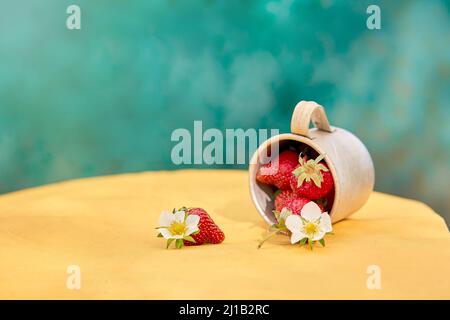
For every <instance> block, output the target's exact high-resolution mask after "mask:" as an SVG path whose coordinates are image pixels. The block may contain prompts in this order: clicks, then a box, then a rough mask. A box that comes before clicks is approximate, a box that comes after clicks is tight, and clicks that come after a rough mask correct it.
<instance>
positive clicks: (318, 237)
mask: <svg viewBox="0 0 450 320" xmlns="http://www.w3.org/2000/svg"><path fill="white" fill-rule="evenodd" d="M324 236H325V231H323V230H322V229H320V230H319V232H317V233H316V234H315V235H314V237H313V238H312V241H317V240H320V239H322V238H323V237H324Z"/></svg>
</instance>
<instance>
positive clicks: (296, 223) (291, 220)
mask: <svg viewBox="0 0 450 320" xmlns="http://www.w3.org/2000/svg"><path fill="white" fill-rule="evenodd" d="M285 224H286V228H288V229H289V230H290V231H291V232H292V233H294V232H298V231H299V230H300V227H301V225H302V219H301V218H300V217H299V216H298V215H295V214H292V215H290V216H289V217H287V218H286V221H285Z"/></svg>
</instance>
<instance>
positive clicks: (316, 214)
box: [300, 201, 322, 221]
mask: <svg viewBox="0 0 450 320" xmlns="http://www.w3.org/2000/svg"><path fill="white" fill-rule="evenodd" d="M300 215H301V216H302V218H303V219H306V220H308V221H316V220H317V219H319V218H320V217H321V216H322V210H320V207H319V206H318V205H317V203H315V202H314V201H310V202H308V203H307V204H305V205H304V206H303V208H302V210H301V211H300Z"/></svg>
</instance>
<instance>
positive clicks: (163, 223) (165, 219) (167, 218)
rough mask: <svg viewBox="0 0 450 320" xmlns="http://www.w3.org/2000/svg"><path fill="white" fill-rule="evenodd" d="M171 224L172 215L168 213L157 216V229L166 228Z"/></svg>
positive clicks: (164, 212)
mask: <svg viewBox="0 0 450 320" xmlns="http://www.w3.org/2000/svg"><path fill="white" fill-rule="evenodd" d="M172 222H173V214H172V213H170V212H168V211H163V212H161V215H160V216H159V226H158V227H168V226H170V225H171V224H172Z"/></svg>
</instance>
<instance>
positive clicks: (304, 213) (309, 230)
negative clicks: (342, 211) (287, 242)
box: [286, 201, 333, 248]
mask: <svg viewBox="0 0 450 320" xmlns="http://www.w3.org/2000/svg"><path fill="white" fill-rule="evenodd" d="M286 227H287V228H288V229H289V231H291V243H292V244H294V243H297V242H300V244H305V243H306V241H308V243H309V245H310V247H311V248H312V244H313V243H314V242H315V241H319V242H320V243H321V244H322V245H325V241H324V240H323V238H324V236H325V235H326V234H327V233H329V232H331V231H332V230H333V228H332V226H331V219H330V216H329V215H328V213H327V212H322V210H320V207H319V206H318V205H317V204H316V203H315V202H313V201H311V202H308V203H307V204H306V205H305V206H303V208H302V210H301V211H300V216H299V215H290V216H288V217H287V218H286Z"/></svg>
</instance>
